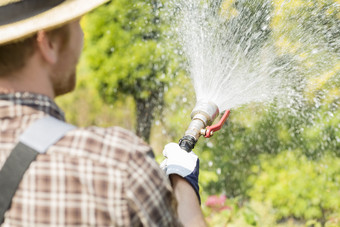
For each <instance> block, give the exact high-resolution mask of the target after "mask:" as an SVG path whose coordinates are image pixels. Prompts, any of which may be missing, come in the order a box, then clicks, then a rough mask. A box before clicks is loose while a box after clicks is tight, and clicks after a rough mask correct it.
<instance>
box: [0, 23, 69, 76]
mask: <svg viewBox="0 0 340 227" xmlns="http://www.w3.org/2000/svg"><path fill="white" fill-rule="evenodd" d="M47 35H48V36H49V37H51V38H54V37H56V36H61V37H62V39H63V43H64V45H63V46H62V48H63V47H65V46H66V43H67V42H68V41H69V35H70V31H69V26H68V24H66V25H63V26H61V27H59V28H56V29H53V30H50V31H48V32H47ZM36 40H37V34H34V35H32V36H30V37H28V38H26V39H24V40H20V41H16V42H13V43H9V44H5V45H0V77H2V76H5V75H8V74H10V73H12V72H15V71H17V70H20V69H22V68H23V67H24V66H25V64H26V62H27V60H28V59H29V58H30V57H31V56H32V55H33V53H34V51H35V49H36Z"/></svg>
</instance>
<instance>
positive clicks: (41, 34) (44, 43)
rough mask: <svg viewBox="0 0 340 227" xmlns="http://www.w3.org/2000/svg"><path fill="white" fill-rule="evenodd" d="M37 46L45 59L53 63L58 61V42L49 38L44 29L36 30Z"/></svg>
mask: <svg viewBox="0 0 340 227" xmlns="http://www.w3.org/2000/svg"><path fill="white" fill-rule="evenodd" d="M37 46H38V50H39V52H40V53H41V55H42V57H43V58H44V60H45V61H47V62H48V63H50V64H54V63H56V62H57V61H58V50H59V48H58V43H57V40H51V39H50V37H49V36H48V35H47V33H46V31H38V33H37Z"/></svg>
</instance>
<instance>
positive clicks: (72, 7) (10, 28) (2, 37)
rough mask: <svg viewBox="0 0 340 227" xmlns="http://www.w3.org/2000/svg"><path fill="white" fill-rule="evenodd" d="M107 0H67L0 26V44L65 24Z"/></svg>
mask: <svg viewBox="0 0 340 227" xmlns="http://www.w3.org/2000/svg"><path fill="white" fill-rule="evenodd" d="M105 2H108V0H68V1H64V2H62V3H61V4H59V5H57V6H56V7H53V8H52V9H50V10H47V11H45V12H43V13H41V14H38V15H35V16H33V17H29V18H27V19H24V20H20V21H17V22H15V23H11V24H6V25H2V26H0V45H3V44H6V43H10V42H14V41H18V40H20V39H24V38H26V37H28V36H30V35H32V34H34V33H36V32H37V31H40V30H47V29H52V28H55V27H58V26H61V25H63V24H66V23H68V22H70V21H72V20H74V19H76V18H78V17H81V16H82V15H84V14H86V13H87V12H89V11H91V10H93V9H95V8H97V7H98V6H100V5H102V4H104V3H105Z"/></svg>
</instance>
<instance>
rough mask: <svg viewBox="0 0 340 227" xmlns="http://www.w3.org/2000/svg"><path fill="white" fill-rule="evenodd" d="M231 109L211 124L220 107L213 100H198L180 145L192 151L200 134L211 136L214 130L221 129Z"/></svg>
mask: <svg viewBox="0 0 340 227" xmlns="http://www.w3.org/2000/svg"><path fill="white" fill-rule="evenodd" d="M229 114H230V110H226V111H225V113H224V115H223V116H222V118H221V119H220V121H219V122H218V123H217V124H216V125H211V124H212V123H213V122H214V120H215V119H216V117H217V116H218V115H219V109H218V107H217V105H216V104H215V103H213V102H197V103H196V106H195V108H194V109H193V111H192V112H191V122H190V124H189V127H188V129H187V130H186V131H185V134H184V136H183V137H182V138H181V139H180V140H179V146H180V147H181V148H182V149H184V150H186V151H187V152H190V151H191V150H192V149H193V148H194V147H195V144H196V142H197V141H198V139H199V138H200V136H204V137H205V138H209V137H211V136H212V135H213V133H214V132H216V131H218V130H220V129H221V128H222V126H223V124H224V123H225V121H226V120H227V118H228V117H229Z"/></svg>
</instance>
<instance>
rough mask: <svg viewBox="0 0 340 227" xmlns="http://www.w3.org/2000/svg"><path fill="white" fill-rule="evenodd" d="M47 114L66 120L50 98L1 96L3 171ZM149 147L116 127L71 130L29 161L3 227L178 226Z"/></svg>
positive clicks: (167, 187) (165, 182)
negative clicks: (23, 136) (34, 125)
mask: <svg viewBox="0 0 340 227" xmlns="http://www.w3.org/2000/svg"><path fill="white" fill-rule="evenodd" d="M45 115H51V116H53V117H55V118H58V119H61V120H64V114H63V112H62V111H61V110H60V109H59V108H58V107H57V105H56V104H55V103H54V102H53V101H52V100H50V99H49V98H48V97H46V96H43V95H37V94H31V93H13V94H0V168H1V167H2V166H3V164H4V162H5V161H6V159H7V157H8V155H9V154H10V152H11V150H12V149H13V147H14V145H15V144H16V143H17V142H18V137H19V135H20V134H21V133H23V132H24V130H25V129H26V128H27V127H28V126H29V125H30V124H31V123H33V122H34V121H35V120H37V119H39V118H42V117H43V116H45ZM150 151H151V149H150V147H149V146H147V145H146V144H145V143H144V142H143V141H142V140H141V139H139V138H138V137H137V136H135V135H134V134H132V133H131V132H129V131H127V130H124V129H122V128H118V127H112V128H99V127H88V128H77V129H75V130H72V131H70V132H68V133H67V134H66V136H65V137H64V138H62V139H61V140H60V141H58V142H57V143H56V144H55V145H53V146H51V147H50V148H49V149H48V151H47V153H46V154H44V155H39V156H38V157H37V160H36V161H34V162H32V164H31V165H30V167H29V169H28V170H27V171H26V173H25V175H24V177H23V179H22V181H21V183H20V185H19V188H18V190H17V191H16V194H15V195H14V197H13V200H12V204H11V208H10V209H9V210H8V211H7V212H6V214H5V221H4V223H3V224H2V225H1V226H3V227H4V226H6V227H7V226H11V227H13V226H25V227H27V226H34V227H40V226H181V224H180V223H179V221H178V218H177V214H176V206H175V204H176V201H175V199H174V196H173V193H172V189H171V186H170V184H169V182H168V180H167V179H166V177H165V175H164V173H163V172H162V171H161V170H160V168H159V166H158V164H157V163H156V162H155V161H154V160H153V159H152V158H151V157H149V156H148V155H147V153H148V152H150ZM0 184H1V182H0ZM0 187H1V185H0Z"/></svg>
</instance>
